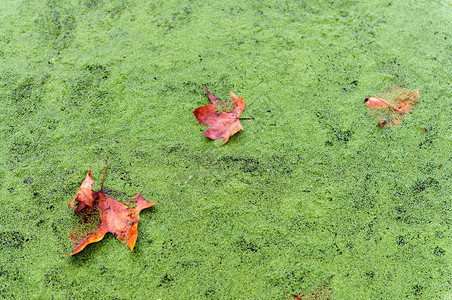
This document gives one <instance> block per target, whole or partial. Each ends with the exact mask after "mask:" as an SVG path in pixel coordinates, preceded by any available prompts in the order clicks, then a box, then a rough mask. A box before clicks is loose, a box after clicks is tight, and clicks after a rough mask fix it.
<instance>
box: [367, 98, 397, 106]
mask: <svg viewBox="0 0 452 300" xmlns="http://www.w3.org/2000/svg"><path fill="white" fill-rule="evenodd" d="M364 103H365V104H366V105H368V106H370V107H376V108H381V107H388V108H393V109H395V108H394V106H392V105H391V104H389V103H388V102H387V101H386V100H384V99H382V98H380V97H369V98H366V99H364Z"/></svg>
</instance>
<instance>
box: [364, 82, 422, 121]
mask: <svg viewBox="0 0 452 300" xmlns="http://www.w3.org/2000/svg"><path fill="white" fill-rule="evenodd" d="M386 98H387V99H388V100H385V99H383V98H380V97H375V96H374V97H369V98H366V99H365V100H364V104H366V105H367V106H369V107H371V108H375V109H378V110H380V112H379V113H376V112H372V114H373V115H374V116H375V117H376V118H377V119H380V121H379V123H378V125H379V126H380V127H384V126H385V125H386V124H389V125H390V127H393V126H397V125H399V124H400V123H401V122H402V118H403V116H404V115H407V114H409V113H410V111H411V109H412V108H413V107H415V106H416V105H417V103H419V101H420V100H419V89H417V90H415V91H410V90H409V89H406V88H401V87H391V88H390V89H389V90H388V91H387V92H386ZM384 109H386V110H384Z"/></svg>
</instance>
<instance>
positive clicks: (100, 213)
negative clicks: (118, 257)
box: [69, 167, 155, 255]
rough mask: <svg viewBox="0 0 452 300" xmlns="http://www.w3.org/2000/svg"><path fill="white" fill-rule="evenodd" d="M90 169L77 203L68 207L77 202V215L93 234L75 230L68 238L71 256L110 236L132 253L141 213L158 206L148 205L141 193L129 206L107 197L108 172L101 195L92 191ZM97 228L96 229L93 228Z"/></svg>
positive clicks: (70, 205)
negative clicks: (70, 242)
mask: <svg viewBox="0 0 452 300" xmlns="http://www.w3.org/2000/svg"><path fill="white" fill-rule="evenodd" d="M91 169H92V167H91ZM91 169H90V170H89V172H88V174H87V175H86V177H85V180H83V182H82V185H81V186H80V189H79V190H78V192H77V194H76V195H75V197H74V199H72V201H71V203H69V207H70V208H73V207H74V202H75V201H77V208H76V209H75V213H76V214H80V213H81V214H82V217H83V219H82V222H81V224H82V228H83V227H85V228H86V227H90V230H88V232H83V230H80V228H76V229H74V230H73V231H71V233H70V234H69V237H70V238H71V241H72V244H73V247H74V249H73V251H72V253H71V254H70V255H74V254H77V253H79V252H80V251H82V250H83V249H84V248H85V247H86V245H88V244H91V243H95V242H98V241H100V240H101V239H102V238H103V237H104V236H105V234H106V233H107V232H111V233H114V234H115V235H116V237H117V238H118V240H120V241H121V242H123V243H126V244H127V245H128V246H129V248H130V251H133V248H134V246H135V242H136V240H137V237H138V221H139V220H140V216H139V213H140V211H142V210H143V209H145V208H148V207H151V206H153V205H154V204H155V203H154V202H148V201H146V199H144V198H143V197H142V196H141V192H140V193H138V194H136V195H135V196H133V198H130V199H129V202H131V203H127V204H128V205H126V204H124V203H122V202H119V201H118V200H116V199H114V198H111V197H109V196H107V195H106V194H105V193H104V192H103V186H104V179H105V171H104V177H103V179H102V187H101V189H100V191H98V192H96V191H93V190H91V186H92V185H94V181H93V179H92V174H91ZM106 169H107V167H105V170H106ZM93 223H94V224H93ZM96 225H97V228H96V227H94V226H96ZM85 231H86V230H85Z"/></svg>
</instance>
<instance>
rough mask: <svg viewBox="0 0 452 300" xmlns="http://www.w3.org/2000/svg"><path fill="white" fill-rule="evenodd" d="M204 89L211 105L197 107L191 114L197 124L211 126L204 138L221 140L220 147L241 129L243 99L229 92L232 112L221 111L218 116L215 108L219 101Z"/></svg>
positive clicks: (243, 107)
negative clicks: (232, 106) (232, 105)
mask: <svg viewBox="0 0 452 300" xmlns="http://www.w3.org/2000/svg"><path fill="white" fill-rule="evenodd" d="M204 88H205V89H206V92H207V95H208V96H209V99H210V101H211V102H212V104H208V105H204V106H200V107H198V108H197V109H195V110H194V111H193V114H194V115H195V117H196V119H198V121H199V123H201V124H205V125H210V126H211V127H210V128H209V129H207V130H206V131H205V132H204V136H206V137H208V138H211V139H213V140H218V139H223V143H222V144H221V145H224V144H225V143H226V142H227V141H228V140H229V137H231V136H232V135H234V134H235V133H237V132H238V131H240V130H242V129H243V126H242V124H240V119H239V118H240V115H241V114H242V112H243V110H244V109H245V101H243V97H240V98H238V97H237V96H236V95H235V94H234V93H233V92H230V95H231V98H232V100H233V101H234V108H233V110H232V112H226V111H222V112H221V113H220V114H218V113H217V108H218V107H216V106H217V104H218V102H219V101H220V100H219V99H218V98H216V97H215V96H214V95H212V93H210V92H209V90H208V89H207V87H204Z"/></svg>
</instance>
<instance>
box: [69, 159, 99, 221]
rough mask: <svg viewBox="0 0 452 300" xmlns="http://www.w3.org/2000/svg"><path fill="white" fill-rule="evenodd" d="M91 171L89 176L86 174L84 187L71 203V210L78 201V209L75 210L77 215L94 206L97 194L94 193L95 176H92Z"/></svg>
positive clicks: (81, 187) (82, 186)
mask: <svg viewBox="0 0 452 300" xmlns="http://www.w3.org/2000/svg"><path fill="white" fill-rule="evenodd" d="M91 170H92V167H91V169H89V172H88V174H86V177H85V180H83V182H82V185H81V186H80V188H79V189H78V192H77V194H75V196H74V198H73V199H72V201H71V203H69V205H68V206H69V208H74V203H75V201H77V208H76V209H75V214H77V215H78V214H79V213H80V212H81V211H82V210H83V209H85V208H86V207H91V208H92V207H93V206H94V198H95V197H96V195H97V192H95V191H93V190H92V189H91V187H92V186H93V185H94V181H93V175H92V174H91Z"/></svg>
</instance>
